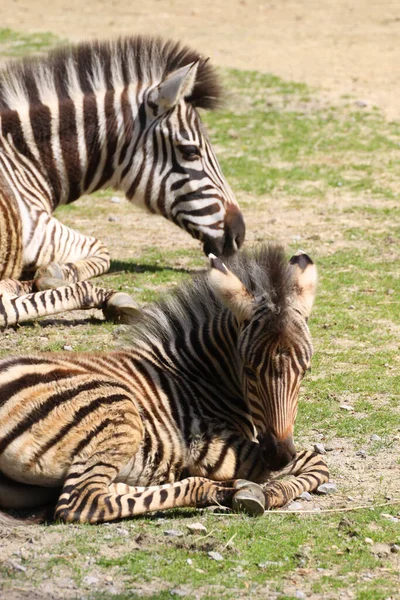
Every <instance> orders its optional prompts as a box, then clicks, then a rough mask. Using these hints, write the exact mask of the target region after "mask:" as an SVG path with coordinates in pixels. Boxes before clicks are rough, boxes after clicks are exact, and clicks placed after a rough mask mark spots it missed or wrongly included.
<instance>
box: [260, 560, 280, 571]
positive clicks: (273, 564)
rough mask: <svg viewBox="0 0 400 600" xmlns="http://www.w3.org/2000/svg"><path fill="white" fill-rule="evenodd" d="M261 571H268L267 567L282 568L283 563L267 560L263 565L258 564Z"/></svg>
mask: <svg viewBox="0 0 400 600" xmlns="http://www.w3.org/2000/svg"><path fill="white" fill-rule="evenodd" d="M257 566H258V567H259V568H260V569H266V568H267V567H282V566H283V562H281V561H276V560H266V561H265V562H263V563H258V565H257Z"/></svg>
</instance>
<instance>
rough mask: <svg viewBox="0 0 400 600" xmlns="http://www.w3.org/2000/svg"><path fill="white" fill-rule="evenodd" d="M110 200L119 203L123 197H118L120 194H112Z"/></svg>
mask: <svg viewBox="0 0 400 600" xmlns="http://www.w3.org/2000/svg"><path fill="white" fill-rule="evenodd" d="M110 202H113V204H119V203H120V202H121V198H118V196H111V198H110Z"/></svg>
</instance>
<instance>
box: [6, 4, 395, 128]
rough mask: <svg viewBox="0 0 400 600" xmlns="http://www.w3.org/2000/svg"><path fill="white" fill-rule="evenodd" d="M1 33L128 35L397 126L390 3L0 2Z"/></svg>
mask: <svg viewBox="0 0 400 600" xmlns="http://www.w3.org/2000/svg"><path fill="white" fill-rule="evenodd" d="M1 26H2V27H10V28H12V29H16V30H20V31H26V32H37V31H51V32H53V33H55V34H58V35H60V36H65V37H66V38H68V39H72V40H81V39H91V38H96V37H105V36H107V37H116V36H119V35H132V34H137V33H148V34H160V35H163V36H169V37H173V38H176V39H180V40H183V41H185V42H187V43H190V44H191V45H193V46H194V47H196V48H198V49H199V50H201V51H202V52H203V53H204V54H205V55H209V56H210V57H211V59H212V61H213V62H214V63H216V64H218V65H222V66H230V67H237V68H241V69H249V68H250V69H255V70H259V71H264V72H270V73H274V74H276V75H279V76H281V77H284V78H286V79H289V80H294V81H304V82H306V83H308V84H311V85H315V86H318V87H320V88H322V89H323V90H324V91H325V93H326V94H327V95H329V96H330V97H331V99H334V98H339V97H340V96H341V95H343V94H351V95H354V96H356V97H357V98H358V99H361V100H364V101H366V102H368V103H371V104H375V105H377V106H380V107H381V108H382V109H383V110H384V111H385V112H386V114H387V115H388V116H389V118H393V119H396V118H398V116H399V104H398V98H399V96H400V61H399V60H398V39H399V32H400V5H399V3H398V2H397V1H396V0H352V2H349V1H348V0H337V1H336V2H331V1H330V0H202V2H196V3H190V2H187V1H186V0H147V1H146V2H143V1H139V0H88V1H87V2H82V1H81V0H68V1H67V0H52V2H47V1H46V0H35V2H32V1H31V0H2V2H1Z"/></svg>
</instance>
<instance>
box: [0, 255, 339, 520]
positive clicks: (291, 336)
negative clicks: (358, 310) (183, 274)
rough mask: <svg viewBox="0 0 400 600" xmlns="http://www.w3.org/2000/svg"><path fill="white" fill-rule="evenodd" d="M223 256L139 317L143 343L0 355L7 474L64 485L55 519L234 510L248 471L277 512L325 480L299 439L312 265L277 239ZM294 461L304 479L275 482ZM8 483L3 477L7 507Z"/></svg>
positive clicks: (0, 436)
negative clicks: (288, 255)
mask: <svg viewBox="0 0 400 600" xmlns="http://www.w3.org/2000/svg"><path fill="white" fill-rule="evenodd" d="M300 256H301V257H303V258H304V257H305V256H306V255H304V254H302V255H300ZM308 260H309V259H308ZM211 264H212V268H211V271H210V273H209V274H208V275H204V276H202V277H199V278H197V279H196V280H194V281H193V282H192V283H191V284H189V285H186V286H183V287H181V288H179V290H178V291H177V293H176V294H174V295H170V296H169V297H167V298H166V300H165V301H163V302H161V303H160V304H158V305H157V304H156V305H152V306H150V307H148V308H147V309H146V310H145V311H143V313H142V314H141V315H140V316H138V317H137V318H136V319H135V321H134V324H133V325H132V328H131V330H129V331H130V332H129V334H128V335H129V341H130V344H131V348H129V347H128V348H126V349H125V350H121V351H119V352H114V353H107V354H104V355H100V354H95V353H94V354H84V353H77V354H71V353H69V354H68V356H65V355H62V354H47V355H43V356H40V357H39V358H37V357H16V358H10V359H5V360H2V361H0V473H2V474H3V475H5V476H7V477H8V478H10V479H11V480H15V481H18V482H21V483H24V484H34V485H36V486H39V487H62V486H63V489H62V492H61V495H60V497H59V501H58V505H57V509H56V517H57V518H60V519H62V520H65V521H83V522H84V521H89V522H99V521H105V520H112V519H116V518H120V517H124V516H132V515H135V514H140V513H143V512H147V511H149V510H156V509H158V508H168V507H172V506H204V505H205V504H208V503H211V502H215V501H218V502H220V503H223V504H226V505H229V506H231V505H232V503H233V505H235V502H236V503H238V502H239V500H240V502H244V500H245V499H244V497H243V494H244V492H240V493H239V492H238V489H239V487H240V486H241V485H242V484H240V483H238V482H235V481H233V480H235V479H236V478H239V479H241V478H246V479H250V480H252V481H254V482H258V483H260V484H264V483H265V484H266V488H265V494H264V493H261V498H262V501H261V505H262V506H267V507H269V506H275V505H281V504H282V503H284V502H286V501H288V500H289V499H290V498H293V497H295V496H296V495H298V494H300V493H301V492H302V491H304V490H310V489H315V487H317V485H319V484H320V483H322V482H323V481H326V480H327V476H328V472H327V468H326V465H325V464H324V462H323V459H322V458H321V457H319V456H315V455H314V454H312V453H301V454H300V455H299V456H298V457H297V458H296V452H295V450H294V446H293V439H292V434H293V425H294V419H295V415H296V410H297V402H298V393H299V385H300V382H301V379H302V377H303V375H304V372H305V370H306V369H307V367H308V365H309V361H310V358H311V341H310V334H309V331H308V328H307V324H306V318H307V316H308V314H309V310H308V308H306V306H308V307H310V306H311V304H312V299H313V296H314V292H315V289H314V288H315V268H314V265H313V264H312V263H311V261H310V262H309V263H307V266H306V267H305V268H303V267H302V266H299V265H301V261H300V259H298V261H297V262H294V263H293V264H290V265H288V264H287V263H286V261H285V260H284V256H283V253H282V250H281V249H280V248H274V247H270V248H268V247H265V248H262V249H261V250H260V251H258V252H255V253H254V254H252V255H247V254H242V256H240V257H239V258H238V259H237V260H231V261H229V263H228V265H227V266H225V265H223V264H222V263H221V261H219V260H218V259H216V258H212V259H211ZM283 356H284V357H285V358H283ZM288 463H292V464H291V467H290V468H289V469H288V473H291V472H294V473H296V474H298V477H297V476H296V478H295V479H294V480H292V481H291V482H290V484H289V483H288V484H287V485H286V484H285V483H283V484H282V483H279V484H278V483H275V482H272V483H268V480H269V479H270V478H271V473H272V472H274V471H280V470H281V469H282V468H284V467H286V466H287V465H288ZM181 480H182V481H181ZM10 485H11V484H10V481H8V482H7V486H8V487H7V488H6V487H4V486H5V484H4V482H3V487H2V480H1V476H0V506H7V504H6V500H7V494H6V492H5V491H4V490H5V489H9V486H10ZM252 489H253V488H252ZM257 489H258V488H257ZM2 490H3V491H2ZM258 491H259V492H260V490H258ZM253 492H254V489H253ZM253 492H251V493H250V488H248V489H247V491H246V492H245V496H246V498H247V500H248V495H249V493H250V496H251V494H253ZM43 494H44V495H43V496H42V499H43V500H44V499H45V492H43ZM20 496H21V497H20V499H19V502H20V504H19V505H21V506H23V505H24V501H25V502H26V503H28V504H29V502H30V500H29V494H28V492H27V494H26V496H27V497H26V499H25V496H24V494H23V493H22V492H21V494H20ZM253 500H254V498H253ZM257 502H258V501H257ZM257 502H256V506H259V504H257ZM8 506H10V505H9V504H8Z"/></svg>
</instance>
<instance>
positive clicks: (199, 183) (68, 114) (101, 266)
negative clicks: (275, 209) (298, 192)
mask: <svg viewBox="0 0 400 600" xmlns="http://www.w3.org/2000/svg"><path fill="white" fill-rule="evenodd" d="M222 96H223V93H222V87H221V85H220V82H219V78H218V76H217V74H216V72H215V70H214V69H213V68H212V67H211V66H210V64H209V62H208V61H207V60H205V59H203V58H202V57H201V56H200V54H199V53H198V52H196V51H194V50H192V49H190V48H188V47H186V46H182V45H181V44H180V43H177V42H173V41H169V40H163V39H161V38H152V37H145V36H137V37H130V38H124V39H120V40H118V41H110V42H99V41H95V42H91V43H81V44H78V45H77V46H75V47H69V48H62V49H56V50H54V51H53V52H50V53H49V55H48V56H47V57H44V58H40V59H32V58H31V59H25V60H24V61H22V62H13V63H11V64H10V65H8V66H7V67H6V68H5V69H4V70H3V71H2V72H0V280H1V282H0V327H1V326H3V327H4V326H8V325H14V324H16V323H19V322H22V321H26V320H28V319H32V318H35V317H37V316H41V315H50V314H54V313H55V312H60V311H62V310H71V309H73V308H89V307H92V306H96V307H102V308H104V310H105V311H106V312H107V311H108V312H110V313H112V312H113V311H114V312H117V313H118V311H119V312H122V313H123V311H124V309H126V310H127V311H128V312H130V311H131V310H132V311H133V312H134V311H135V309H136V305H135V303H134V302H133V300H131V299H130V297H129V296H128V295H127V294H121V293H120V294H119V295H118V296H117V295H115V294H113V292H112V291H110V290H102V289H101V288H97V287H95V286H94V285H93V284H87V283H84V282H86V280H88V279H89V278H91V277H94V276H97V275H101V274H102V273H105V272H106V271H107V270H108V269H109V266H110V254H109V251H108V248H107V247H106V246H105V244H103V243H102V242H101V241H100V240H98V239H96V238H95V237H92V236H85V235H82V234H80V233H78V232H76V231H74V230H73V229H70V228H68V227H67V226H65V225H63V224H61V223H60V222H59V221H58V220H57V219H56V218H55V217H53V216H52V213H53V211H54V210H55V209H56V208H57V206H59V205H62V204H68V203H70V202H73V201H74V200H76V199H78V198H79V197H80V196H82V195H83V194H91V193H92V192H94V191H96V190H99V189H103V188H113V189H116V190H122V191H123V192H124V193H125V196H126V198H127V199H128V200H129V201H130V202H132V203H134V204H137V205H139V206H141V207H143V208H144V209H146V210H147V211H150V212H151V213H155V214H159V215H162V216H164V217H165V218H166V219H168V220H170V221H171V222H173V223H175V224H176V225H178V226H179V227H181V228H183V229H185V230H186V231H188V232H189V233H190V234H191V235H192V236H193V237H194V238H196V239H199V240H200V241H201V242H202V243H203V248H204V251H205V253H206V254H209V253H210V252H212V253H214V254H216V255H222V254H224V255H229V254H231V253H234V252H236V251H237V250H238V249H239V248H240V246H241V245H242V244H243V240H244V236H245V225H244V220H243V216H242V214H241V212H240V209H239V207H238V204H237V201H236V199H235V196H234V194H233V192H232V190H231V188H230V187H229V185H228V183H227V182H226V180H225V178H224V176H223V174H222V172H221V169H220V167H219V164H218V161H217V158H216V156H215V153H214V150H213V148H212V146H211V143H210V141H209V138H208V135H207V133H206V130H205V128H204V126H203V124H202V121H201V119H200V114H199V111H198V109H214V108H217V107H218V106H219V105H220V103H221V99H222ZM32 276H33V279H32V278H31V279H29V278H30V277H32ZM26 277H28V279H26V280H24V281H19V280H20V279H21V278H26ZM77 282H78V285H75V284H76V283H77ZM80 282H82V283H80ZM54 288H58V289H57V291H55V290H54ZM38 293H39V295H36V294H38Z"/></svg>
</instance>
